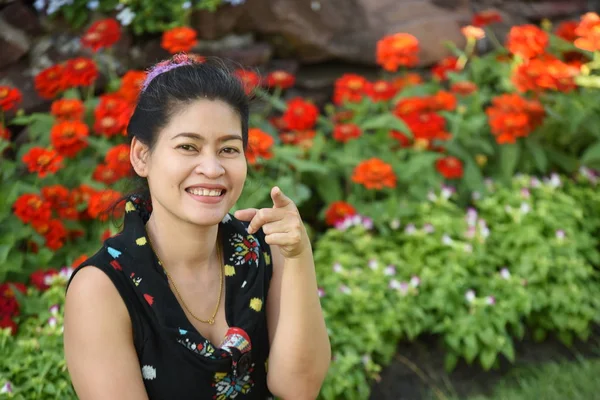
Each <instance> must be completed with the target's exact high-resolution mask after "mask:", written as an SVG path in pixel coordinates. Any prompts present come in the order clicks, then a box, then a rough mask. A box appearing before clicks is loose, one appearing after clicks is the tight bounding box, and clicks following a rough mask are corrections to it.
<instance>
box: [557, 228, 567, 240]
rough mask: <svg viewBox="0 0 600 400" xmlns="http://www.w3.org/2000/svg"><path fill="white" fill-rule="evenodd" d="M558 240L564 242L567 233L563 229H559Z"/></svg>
mask: <svg viewBox="0 0 600 400" xmlns="http://www.w3.org/2000/svg"><path fill="white" fill-rule="evenodd" d="M556 238H557V239H558V240H563V239H564V238H565V231H563V230H562V229H559V230H557V231H556Z"/></svg>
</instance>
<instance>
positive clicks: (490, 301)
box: [485, 296, 496, 306]
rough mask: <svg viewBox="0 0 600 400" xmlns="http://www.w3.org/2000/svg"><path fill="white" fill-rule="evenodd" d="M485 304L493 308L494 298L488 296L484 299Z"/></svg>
mask: <svg viewBox="0 0 600 400" xmlns="http://www.w3.org/2000/svg"><path fill="white" fill-rule="evenodd" d="M485 304H487V305H489V306H493V305H494V304H496V298H495V297H494V296H488V297H486V298H485Z"/></svg>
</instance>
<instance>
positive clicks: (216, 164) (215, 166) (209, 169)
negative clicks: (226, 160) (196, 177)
mask: <svg viewBox="0 0 600 400" xmlns="http://www.w3.org/2000/svg"><path fill="white" fill-rule="evenodd" d="M194 172H195V173H197V174H201V175H204V176H206V177H207V178H209V179H216V178H218V177H220V176H222V175H223V174H224V173H225V168H223V165H222V164H221V161H220V160H219V158H218V157H215V156H212V155H211V156H208V155H203V156H202V157H199V158H198V165H196V168H194Z"/></svg>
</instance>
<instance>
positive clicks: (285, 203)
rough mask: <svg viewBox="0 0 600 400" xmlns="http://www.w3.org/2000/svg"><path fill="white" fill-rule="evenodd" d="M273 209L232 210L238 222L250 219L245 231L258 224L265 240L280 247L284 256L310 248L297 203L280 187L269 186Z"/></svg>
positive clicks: (257, 227)
mask: <svg viewBox="0 0 600 400" xmlns="http://www.w3.org/2000/svg"><path fill="white" fill-rule="evenodd" d="M271 198H272V199H273V207H272V208H261V209H257V208H246V209H244V210H238V211H236V212H235V213H234V215H235V217H236V218H237V219H239V220H241V221H250V225H249V226H248V233H250V234H253V233H255V232H256V231H258V230H259V229H260V228H261V227H262V229H263V232H264V233H265V241H266V242H267V243H268V244H269V245H276V246H279V249H280V251H281V254H282V255H283V257H285V258H286V259H292V258H297V257H299V256H300V255H302V254H303V253H305V252H306V251H309V250H310V240H309V239H308V235H307V233H306V229H305V228H304V224H303V223H302V218H301V217H300V213H299V212H298V208H297V207H296V204H294V202H293V201H292V200H291V199H290V198H289V197H287V196H286V195H285V194H283V192H282V191H281V189H280V188H278V187H277V186H275V187H274V188H273V189H271Z"/></svg>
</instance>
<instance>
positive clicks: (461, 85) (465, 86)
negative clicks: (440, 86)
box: [450, 81, 477, 96]
mask: <svg viewBox="0 0 600 400" xmlns="http://www.w3.org/2000/svg"><path fill="white" fill-rule="evenodd" d="M476 90H477V85H476V84H475V83H473V82H470V81H460V82H454V83H453V84H452V86H450V91H451V92H452V93H456V94H460V95H463V96H468V95H470V94H471V93H473V92H475V91H476Z"/></svg>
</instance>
